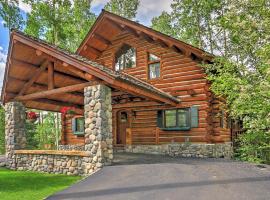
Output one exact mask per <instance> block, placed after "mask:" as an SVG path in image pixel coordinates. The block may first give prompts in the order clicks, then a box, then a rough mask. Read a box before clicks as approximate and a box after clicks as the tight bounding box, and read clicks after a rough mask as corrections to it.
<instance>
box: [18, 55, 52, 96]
mask: <svg viewBox="0 0 270 200" xmlns="http://www.w3.org/2000/svg"><path fill="white" fill-rule="evenodd" d="M48 63H49V61H48V60H45V61H44V62H43V63H42V64H41V65H40V67H39V68H38V69H36V71H35V72H34V74H33V76H32V77H31V78H30V80H29V81H28V82H27V83H25V84H24V85H23V87H22V89H21V91H20V92H19V95H18V96H21V95H23V94H24V93H25V92H26V91H27V90H28V88H30V87H31V85H33V83H34V82H35V81H36V80H37V79H38V78H39V76H40V75H41V73H42V72H43V71H44V70H45V69H46V68H47V66H48Z"/></svg>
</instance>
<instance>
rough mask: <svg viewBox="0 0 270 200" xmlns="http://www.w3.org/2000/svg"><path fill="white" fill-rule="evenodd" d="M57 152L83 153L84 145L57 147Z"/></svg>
mask: <svg viewBox="0 0 270 200" xmlns="http://www.w3.org/2000/svg"><path fill="white" fill-rule="evenodd" d="M58 150H64V151H72V150H76V151H84V145H76V144H66V145H62V144H61V145H59V146H58Z"/></svg>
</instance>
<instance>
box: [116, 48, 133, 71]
mask: <svg viewBox="0 0 270 200" xmlns="http://www.w3.org/2000/svg"><path fill="white" fill-rule="evenodd" d="M135 66H136V49H135V48H133V47H131V46H129V45H127V44H124V45H123V46H122V47H121V48H120V49H119V50H118V51H117V52H116V54H115V70H116V71H121V70H124V69H129V68H133V67H135Z"/></svg>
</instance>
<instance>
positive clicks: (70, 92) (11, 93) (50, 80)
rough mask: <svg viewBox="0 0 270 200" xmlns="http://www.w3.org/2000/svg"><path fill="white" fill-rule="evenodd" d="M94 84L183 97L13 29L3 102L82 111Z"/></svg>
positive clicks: (169, 100)
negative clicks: (85, 96)
mask: <svg viewBox="0 0 270 200" xmlns="http://www.w3.org/2000/svg"><path fill="white" fill-rule="evenodd" d="M93 84H105V85H107V86H109V87H111V88H113V89H114V90H117V91H124V92H127V93H129V94H132V95H135V96H140V97H144V98H146V99H150V100H153V101H157V102H162V103H166V104H171V105H175V104H177V103H179V99H177V98H175V97H173V96H171V95H170V94H167V93H165V92H163V91H161V90H159V89H157V88H155V87H154V86H152V85H150V84H148V83H146V82H144V81H142V80H140V79H137V78H134V77H132V76H130V75H128V74H125V73H121V72H116V71H113V70H111V69H109V68H107V67H105V66H103V65H100V64H98V63H96V62H93V61H91V60H89V59H86V58H84V57H82V56H80V55H77V54H73V53H70V52H67V51H65V50H63V49H60V48H58V47H56V46H54V45H51V44H49V43H46V42H45V41H43V40H40V39H36V38H33V37H30V36H28V35H26V34H24V33H22V32H20V31H15V30H13V31H12V33H11V37H10V45H9V53H8V58H7V64H6V70H5V76H4V83H3V88H2V95H1V100H2V102H3V103H6V102H9V101H12V100H19V101H24V102H25V105H26V107H29V108H35V109H44V110H51V111H59V110H60V108H61V107H62V106H74V107H76V108H77V111H78V113H82V110H83V88H84V87H86V86H88V85H93Z"/></svg>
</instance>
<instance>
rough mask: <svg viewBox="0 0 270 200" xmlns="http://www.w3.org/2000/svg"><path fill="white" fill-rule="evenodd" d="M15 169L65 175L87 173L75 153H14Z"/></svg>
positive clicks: (80, 159) (81, 160)
mask: <svg viewBox="0 0 270 200" xmlns="http://www.w3.org/2000/svg"><path fill="white" fill-rule="evenodd" d="M15 157H16V162H15V164H16V169H17V170H30V171H39V172H47V173H54V174H67V175H87V174H88V171H87V170H86V168H85V163H84V162H83V158H84V157H81V156H76V155H50V154H47V155H46V154H45V155H43V154H42V155H39V154H16V156H15Z"/></svg>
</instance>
